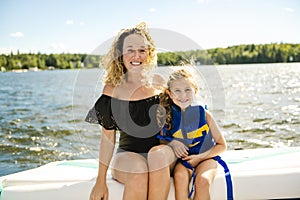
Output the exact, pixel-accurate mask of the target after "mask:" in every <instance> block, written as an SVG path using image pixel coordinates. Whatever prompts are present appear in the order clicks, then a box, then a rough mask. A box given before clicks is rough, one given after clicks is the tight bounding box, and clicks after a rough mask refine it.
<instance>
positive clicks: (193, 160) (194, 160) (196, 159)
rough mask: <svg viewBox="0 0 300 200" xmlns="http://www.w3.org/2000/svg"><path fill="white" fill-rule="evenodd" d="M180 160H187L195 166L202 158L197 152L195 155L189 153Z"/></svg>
mask: <svg viewBox="0 0 300 200" xmlns="http://www.w3.org/2000/svg"><path fill="white" fill-rule="evenodd" d="M182 160H185V161H187V162H188V163H189V164H190V165H192V167H196V166H197V165H198V164H199V163H200V162H201V161H203V159H201V157H200V156H199V154H196V155H190V156H186V157H184V158H182Z"/></svg>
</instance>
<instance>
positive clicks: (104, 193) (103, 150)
mask: <svg viewBox="0 0 300 200" xmlns="http://www.w3.org/2000/svg"><path fill="white" fill-rule="evenodd" d="M115 140H116V131H115V130H106V129H105V128H102V135H101V140H100V151H99V169H98V176H97V179H96V183H95V186H94V187H93V189H92V192H91V195H90V200H96V199H101V198H103V200H107V199H108V188H107V185H106V174H107V170H108V166H109V164H110V161H111V158H112V155H113V152H114V146H115Z"/></svg>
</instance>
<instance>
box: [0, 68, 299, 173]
mask: <svg viewBox="0 0 300 200" xmlns="http://www.w3.org/2000/svg"><path fill="white" fill-rule="evenodd" d="M198 69H199V75H200V77H201V79H199V84H200V88H201V90H200V96H199V98H201V99H202V100H203V101H205V103H207V104H208V107H209V109H210V110H211V111H212V113H213V114H214V116H215V118H216V121H217V122H218V124H219V125H220V128H221V130H222V131H223V133H224V134H225V138H226V140H227V143H228V148H229V149H241V148H244V149H248V148H261V147H273V148H275V147H287V146H300V63H292V64H283V63H279V64H253V65H222V66H218V67H215V66H205V67H202V68H201V67H198ZM165 70H168V68H159V69H158V72H159V73H165ZM102 77H103V71H101V70H100V69H90V70H54V71H39V72H26V73H14V72H6V73H0V94H1V95H0V111H1V115H0V176H2V175H5V174H10V173H13V172H18V171H22V170H26V169H30V168H34V167H37V166H41V165H43V164H46V163H48V162H51V161H57V160H64V159H80V158H97V157H98V150H99V137H100V135H101V132H100V128H99V126H97V125H91V124H88V123H85V122H84V118H85V116H86V114H87V111H88V109H89V108H90V107H91V106H92V105H93V104H94V102H95V100H96V99H97V98H98V96H99V95H100V92H101V89H102V85H101V81H102Z"/></svg>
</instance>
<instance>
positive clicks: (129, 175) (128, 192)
mask: <svg viewBox="0 0 300 200" xmlns="http://www.w3.org/2000/svg"><path fill="white" fill-rule="evenodd" d="M112 175H113V177H114V178H115V179H116V180H117V181H119V182H120V183H123V184H124V193H123V200H146V199H147V193H148V165H147V160H146V159H145V158H144V157H143V156H141V155H139V154H137V153H133V152H122V153H117V154H116V156H115V158H114V161H113V163H112Z"/></svg>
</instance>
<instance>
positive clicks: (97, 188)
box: [90, 183, 108, 200]
mask: <svg viewBox="0 0 300 200" xmlns="http://www.w3.org/2000/svg"><path fill="white" fill-rule="evenodd" d="M90 200H108V188H107V185H106V184H98V183H96V184H95V185H94V187H93V189H92V192H91V194H90Z"/></svg>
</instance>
